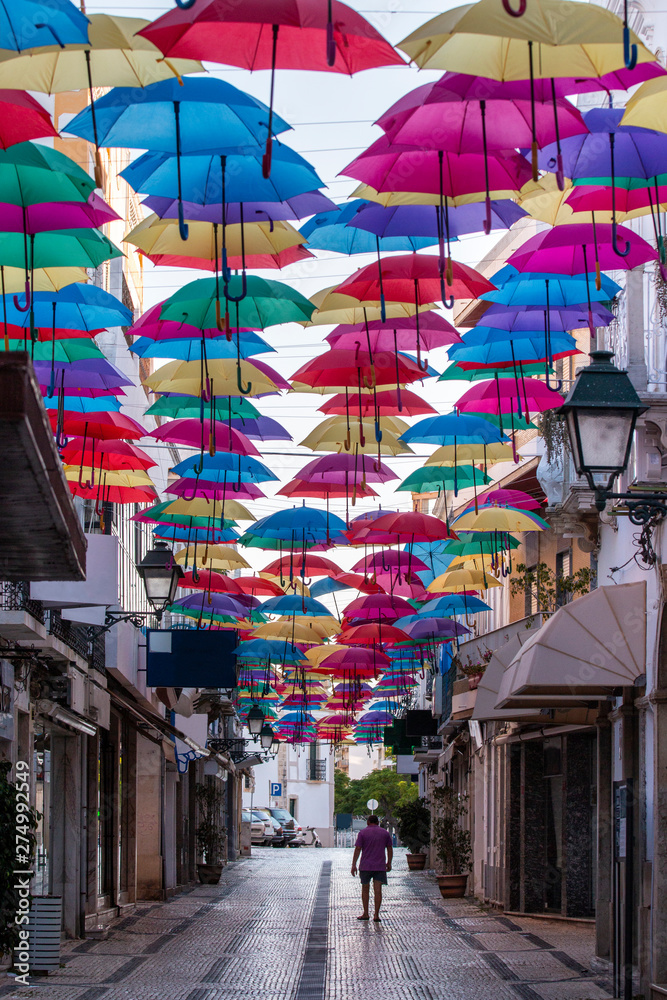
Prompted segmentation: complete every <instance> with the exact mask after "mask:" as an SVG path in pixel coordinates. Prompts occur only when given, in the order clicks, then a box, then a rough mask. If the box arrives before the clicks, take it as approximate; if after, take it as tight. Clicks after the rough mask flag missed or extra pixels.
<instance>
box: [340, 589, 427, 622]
mask: <svg viewBox="0 0 667 1000" xmlns="http://www.w3.org/2000/svg"><path fill="white" fill-rule="evenodd" d="M412 610H413V608H412V605H411V604H408V602H407V601H405V600H403V598H402V597H394V596H392V595H390V594H371V595H369V596H366V597H359V598H357V600H356V601H351V602H350V604H348V605H346V607H345V618H346V620H347V621H348V622H352V621H354V620H355V619H361V620H364V621H365V620H371V621H380V620H385V619H387V620H389V621H393V620H395V619H396V618H400V616H401V615H406V614H411V613H412Z"/></svg>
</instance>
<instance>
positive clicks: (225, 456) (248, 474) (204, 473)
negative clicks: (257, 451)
mask: <svg viewBox="0 0 667 1000" xmlns="http://www.w3.org/2000/svg"><path fill="white" fill-rule="evenodd" d="M198 470H199V471H198ZM172 472H174V473H175V474H176V475H177V476H182V477H185V478H191V477H192V476H196V477H197V478H200V477H201V478H202V479H204V480H206V482H214V483H215V482H223V481H226V480H227V478H228V476H229V473H233V476H234V477H237V480H238V482H239V483H264V482H267V481H269V480H277V479H278V476H276V475H274V473H273V472H271V470H270V469H267V467H266V466H265V465H263V464H262V462H258V461H257V459H256V458H252V457H251V456H250V455H233V454H230V453H229V452H216V454H215V455H204V457H203V459H202V460H201V462H199V461H198V458H193V457H191V458H186V459H185V460H184V461H182V462H179V463H178V464H177V465H175V466H174V467H173V469H172Z"/></svg>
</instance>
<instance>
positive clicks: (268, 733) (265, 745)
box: [259, 722, 275, 750]
mask: <svg viewBox="0 0 667 1000" xmlns="http://www.w3.org/2000/svg"><path fill="white" fill-rule="evenodd" d="M274 740H275V736H274V732H273V729H272V728H271V726H270V725H269V724H268V722H265V723H264V725H263V726H262V728H261V731H260V734H259V742H260V743H261V744H262V750H271V749H272V748H273V743H274Z"/></svg>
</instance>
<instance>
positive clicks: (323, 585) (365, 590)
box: [310, 573, 382, 597]
mask: <svg viewBox="0 0 667 1000" xmlns="http://www.w3.org/2000/svg"><path fill="white" fill-rule="evenodd" d="M339 590H358V591H359V593H360V594H377V593H379V592H380V591H381V590H382V588H381V587H380V586H379V585H378V584H376V583H371V581H370V580H367V579H366V578H365V577H363V576H361V575H360V574H358V573H341V574H340V575H339V576H337V577H336V578H335V579H333V578H332V577H329V578H327V579H324V580H318V581H317V582H316V583H314V584H313V585H312V587H311V588H310V593H311V595H312V596H313V597H324V595H325V594H333V593H336V592H337V591H339Z"/></svg>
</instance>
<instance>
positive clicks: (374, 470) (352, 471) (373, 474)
mask: <svg viewBox="0 0 667 1000" xmlns="http://www.w3.org/2000/svg"><path fill="white" fill-rule="evenodd" d="M297 479H300V480H301V481H302V482H304V483H318V482H327V483H336V484H340V485H342V484H347V483H348V482H352V483H357V482H362V481H367V482H369V483H387V482H389V481H390V480H391V479H398V476H397V475H396V473H395V472H392V470H391V469H389V468H388V467H387V466H386V465H385V464H382V465H380V463H379V462H378V461H377V459H375V458H371V456H370V455H347V454H345V453H343V454H341V455H323V456H322V457H321V458H316V459H314V461H312V462H308V464H307V465H304V467H303V469H301V471H300V472H299V473H298V474H297Z"/></svg>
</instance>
